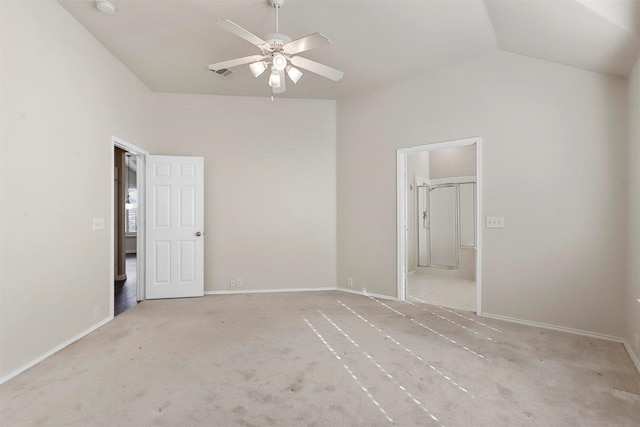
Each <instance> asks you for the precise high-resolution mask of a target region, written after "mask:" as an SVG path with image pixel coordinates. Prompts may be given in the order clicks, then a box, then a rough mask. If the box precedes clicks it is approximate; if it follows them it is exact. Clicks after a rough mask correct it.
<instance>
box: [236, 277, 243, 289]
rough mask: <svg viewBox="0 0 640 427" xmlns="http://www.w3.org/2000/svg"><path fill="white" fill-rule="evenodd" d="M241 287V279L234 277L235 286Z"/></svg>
mask: <svg viewBox="0 0 640 427" xmlns="http://www.w3.org/2000/svg"><path fill="white" fill-rule="evenodd" d="M241 287H242V279H236V288H241Z"/></svg>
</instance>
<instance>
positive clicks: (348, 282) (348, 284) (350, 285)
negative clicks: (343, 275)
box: [347, 277, 353, 288]
mask: <svg viewBox="0 0 640 427" xmlns="http://www.w3.org/2000/svg"><path fill="white" fill-rule="evenodd" d="M347 286H348V287H350V288H352V287H353V278H352V277H347Z"/></svg>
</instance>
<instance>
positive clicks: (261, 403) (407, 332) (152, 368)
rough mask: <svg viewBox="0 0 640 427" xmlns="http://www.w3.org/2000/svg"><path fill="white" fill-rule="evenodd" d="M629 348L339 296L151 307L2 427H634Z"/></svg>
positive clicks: (88, 350)
mask: <svg viewBox="0 0 640 427" xmlns="http://www.w3.org/2000/svg"><path fill="white" fill-rule="evenodd" d="M639 391H640V375H639V374H638V372H637V370H636V369H635V367H634V366H633V364H632V362H631V360H630V359H629V356H628V355H627V354H626V352H625V350H624V348H623V346H622V345H621V344H617V343H613V342H607V341H601V340H597V339H590V338H584V337H579V336H573V335H568V334H563V333H555V332H550V331H547V330H542V329H537V328H531V327H525V326H521V325H516V324H510V323H503V322H499V321H495V320H491V319H486V318H478V317H476V316H474V315H472V314H471V313H468V312H456V311H453V310H447V309H442V308H438V307H434V306H428V305H425V304H421V303H419V302H416V301H411V302H402V303H400V302H393V301H383V300H375V299H371V298H367V297H363V296H357V295H352V294H345V293H340V292H324V293H315V292H314V293H312V292H309V293H280V294H254V295H228V296H209V297H204V298H198V299H182V300H162V301H145V302H143V303H141V304H139V305H138V306H136V307H135V308H133V309H131V310H129V311H127V312H126V313H124V314H122V315H121V316H119V317H117V318H116V319H115V320H114V321H112V322H111V323H109V324H107V325H105V326H104V327H102V328H100V329H99V330H98V331H96V332H94V333H92V334H90V335H88V336H87V337H85V338H83V339H82V340H80V341H78V342H76V343H74V344H73V345H71V346H69V347H67V348H66V349H64V350H62V351H60V352H59V353H57V354H55V355H54V356H52V357H50V358H49V359H47V360H45V361H44V362H42V363H40V364H39V365H37V366H35V367H34V368H32V369H30V370H29V371H27V372H25V373H24V374H22V375H19V376H18V377H16V378H14V379H13V380H11V381H9V382H7V383H5V384H4V385H2V386H1V387H0V398H1V406H0V409H1V418H0V424H1V425H2V426H23V425H24V426H32V425H35V426H152V425H158V426H234V425H243V426H249V425H255V426H306V425H309V426H348V425H352V426H386V425H399V426H431V425H433V426H439V425H441V426H635V427H637V426H638V425H640V403H639V402H638V400H637V397H638V393H639Z"/></svg>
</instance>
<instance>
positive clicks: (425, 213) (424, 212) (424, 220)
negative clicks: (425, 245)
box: [422, 211, 429, 230]
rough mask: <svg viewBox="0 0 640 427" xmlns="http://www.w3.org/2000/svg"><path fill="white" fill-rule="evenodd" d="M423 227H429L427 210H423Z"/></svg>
mask: <svg viewBox="0 0 640 427" xmlns="http://www.w3.org/2000/svg"><path fill="white" fill-rule="evenodd" d="M422 228H424V229H425V230H428V229H429V227H427V211H423V212H422Z"/></svg>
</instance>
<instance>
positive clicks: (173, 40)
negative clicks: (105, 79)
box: [58, 0, 640, 99]
mask: <svg viewBox="0 0 640 427" xmlns="http://www.w3.org/2000/svg"><path fill="white" fill-rule="evenodd" d="M111 1H112V2H113V3H114V4H115V5H116V6H117V8H118V10H117V12H116V13H115V14H114V15H104V14H102V13H100V12H98V11H97V9H96V8H95V0H58V2H59V3H60V4H61V5H62V6H63V7H64V8H65V9H67V11H69V13H71V14H72V15H73V16H74V17H75V18H76V19H77V20H78V21H79V22H80V23H81V24H82V25H84V26H85V27H86V28H87V30H88V31H89V32H91V33H92V34H93V35H94V36H95V37H96V39H98V40H99V41H100V42H101V43H102V44H103V45H105V46H106V47H107V48H108V49H109V50H110V51H111V52H112V53H113V54H114V55H115V56H116V57H117V58H118V59H120V61H122V62H123V63H124V64H125V65H126V66H127V67H128V68H129V69H130V70H131V71H132V72H133V73H135V74H136V75H137V76H138V77H139V78H140V79H141V80H142V81H143V82H144V83H145V84H146V85H147V86H148V87H149V88H150V89H151V90H153V91H157V92H180V93H203V94H217V95H238V96H269V95H270V94H271V88H270V87H269V86H268V85H267V75H266V74H267V73H265V74H263V75H262V76H260V77H259V78H257V79H254V78H253V76H252V75H251V73H250V72H249V70H248V66H246V65H243V66H239V67H236V68H235V71H237V73H236V74H234V75H232V76H231V77H230V78H228V79H224V78H222V77H220V76H218V75H215V74H213V73H211V72H210V71H208V69H207V65H208V64H210V63H213V62H220V61H224V60H227V59H233V58H237V57H241V56H247V55H252V54H256V53H258V50H257V48H256V47H255V46H253V45H251V44H250V43H248V42H247V41H245V40H243V39H240V38H238V37H237V36H234V35H233V34H230V33H228V32H227V31H225V30H224V29H222V28H220V27H218V26H217V25H215V20H216V19H225V18H226V19H230V20H231V21H233V22H235V23H236V24H238V25H240V26H242V27H243V28H245V29H247V30H249V31H251V32H253V33H255V34H256V35H258V36H260V37H264V36H265V35H266V34H268V33H273V32H275V31H274V17H275V12H274V10H273V9H272V8H271V7H270V6H269V4H268V1H267V0H232V1H229V0H207V1H204V0H198V1H193V0H154V1H151V0H111ZM610 3H616V5H617V6H615V7H609V5H607V2H604V1H602V0H580V1H577V0H556V1H537V0H523V1H515V0H486V2H483V1H481V0H466V1H460V0H332V1H327V0H286V1H285V4H284V6H283V7H282V9H281V10H280V20H279V21H280V32H281V33H284V34H287V35H288V36H289V37H291V38H292V39H297V38H299V37H302V36H305V35H308V34H311V33H314V32H322V33H323V34H325V35H326V36H328V37H329V38H330V39H331V41H332V45H329V46H325V47H321V48H318V49H315V50H312V51H309V52H305V53H303V54H302V55H301V56H304V57H307V58H309V59H312V60H314V61H317V62H321V63H323V64H326V65H329V66H331V67H334V68H337V69H340V70H342V71H344V73H345V76H344V78H343V79H342V80H341V81H339V82H333V81H330V80H326V79H324V78H322V77H319V76H317V75H314V74H312V73H311V72H305V73H304V76H303V77H302V79H301V80H300V82H299V83H298V84H297V85H294V84H293V83H291V82H287V83H288V84H287V91H286V92H285V93H284V94H282V95H279V96H282V97H290V98H315V99H339V98H341V97H344V96H348V95H351V94H355V93H361V92H364V91H368V90H371V89H372V88H375V87H377V86H380V85H385V84H389V83H391V82H393V81H395V80H400V79H404V78H407V77H410V76H413V75H416V74H419V73H422V72H424V71H426V70H429V69H431V68H434V67H438V66H441V65H444V64H447V63H452V62H455V61H459V60H462V59H465V58H470V57H473V56H478V55H483V54H485V53H487V52H490V51H495V50H496V49H501V50H505V51H509V52H513V53H518V54H522V55H527V56H532V57H537V58H540V59H545V60H549V61H553V62H559V63H563V64H566V65H570V66H574V67H579V68H583V69H587V70H591V71H596V72H601V73H605V74H611V75H616V76H623V77H624V76H626V75H628V73H629V71H630V70H631V68H632V67H633V64H634V63H635V61H636V60H637V58H638V56H639V54H640V38H639V35H638V29H639V28H640V23H638V22H637V19H638V17H640V1H637V0H620V1H618V2H610Z"/></svg>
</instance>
